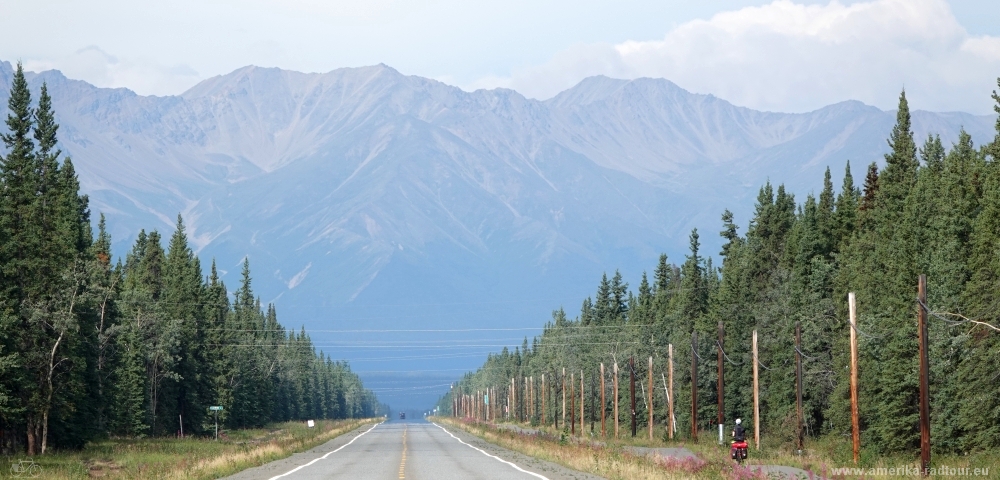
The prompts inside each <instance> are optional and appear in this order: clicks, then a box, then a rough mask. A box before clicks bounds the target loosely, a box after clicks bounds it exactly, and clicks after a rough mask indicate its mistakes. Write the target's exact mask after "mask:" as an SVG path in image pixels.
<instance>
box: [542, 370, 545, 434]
mask: <svg viewBox="0 0 1000 480" xmlns="http://www.w3.org/2000/svg"><path fill="white" fill-rule="evenodd" d="M542 425H545V374H544V373H543V374H542Z"/></svg>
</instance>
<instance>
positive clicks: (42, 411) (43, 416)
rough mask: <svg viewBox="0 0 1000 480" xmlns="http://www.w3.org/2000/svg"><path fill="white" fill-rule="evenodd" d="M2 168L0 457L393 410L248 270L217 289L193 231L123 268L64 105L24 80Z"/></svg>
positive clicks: (150, 247)
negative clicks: (62, 135) (75, 155)
mask: <svg viewBox="0 0 1000 480" xmlns="http://www.w3.org/2000/svg"><path fill="white" fill-rule="evenodd" d="M8 109H9V113H8V116H7V120H6V125H7V130H8V133H5V134H2V140H3V143H4V146H5V147H6V155H5V156H2V157H0V450H2V451H4V452H6V453H13V452H18V451H26V452H27V453H28V454H29V455H34V454H43V453H45V452H46V451H48V450H49V449H51V448H53V447H56V448H78V447H81V446H83V445H84V444H85V443H86V442H87V441H89V440H92V439H95V438H102V437H109V436H112V437H141V436H157V435H173V434H179V433H180V432H181V431H182V429H183V433H184V434H186V435H205V434H207V433H208V432H209V431H210V430H209V429H210V428H213V426H214V421H215V417H214V415H210V410H209V407H210V406H221V407H223V410H222V412H221V414H220V415H219V420H220V422H221V423H222V425H224V426H225V427H228V428H243V427H254V426H261V425H264V424H266V423H268V422H275V421H287V420H293V419H311V418H317V419H320V418H352V417H353V418H357V417H367V416H373V415H375V414H376V413H379V412H380V411H381V410H384V407H382V406H380V405H379V404H378V402H377V399H376V397H375V394H374V393H373V392H371V391H370V390H367V389H365V388H364V386H363V385H362V383H361V380H360V379H359V378H358V376H357V375H356V374H355V373H353V372H352V371H351V368H350V366H349V365H348V364H347V363H346V362H342V361H334V360H333V359H332V358H329V357H326V356H324V354H323V353H322V352H320V353H317V351H316V349H315V347H314V346H313V344H312V341H311V340H310V338H309V335H308V334H307V333H306V332H305V330H304V329H302V330H300V331H299V332H295V331H294V330H286V329H285V328H284V327H283V326H282V325H281V324H280V323H279V322H278V319H277V313H276V311H275V308H274V305H268V306H267V307H266V308H265V307H264V306H262V304H261V301H260V298H259V297H257V296H256V295H255V294H254V292H253V289H252V285H251V275H250V266H249V261H248V260H244V263H243V269H242V276H241V278H240V283H239V287H238V288H237V289H236V291H235V292H232V294H230V292H229V291H228V290H227V287H226V285H225V283H224V282H223V281H222V280H221V279H220V278H219V275H218V272H217V270H216V267H215V262H214V261H213V262H212V266H211V268H210V270H209V274H208V275H207V276H205V275H204V274H203V271H202V266H201V262H200V260H199V259H198V257H197V256H196V255H195V254H194V252H193V251H192V250H191V248H190V246H189V245H188V240H187V236H186V234H185V228H184V223H183V220H182V218H181V217H180V216H178V217H177V224H176V228H175V230H174V232H173V234H172V235H171V236H170V238H169V240H168V242H167V247H166V248H164V246H163V245H162V242H163V240H164V239H163V238H161V236H160V233H159V232H157V231H156V230H153V231H150V232H148V233H147V232H145V231H142V232H140V233H139V234H138V238H137V239H136V242H135V244H134V245H133V247H132V249H131V251H129V252H128V253H127V254H126V255H125V259H124V261H122V260H121V259H120V258H119V259H118V260H117V261H116V262H113V261H112V258H113V257H112V252H111V238H110V236H109V235H108V233H107V232H106V230H105V219H104V215H103V214H102V215H101V216H100V220H99V223H98V231H97V234H96V236H95V235H94V233H93V231H92V227H91V219H90V211H89V207H88V198H87V196H86V195H81V194H80V184H79V181H78V180H77V175H76V173H75V171H74V168H73V163H72V161H71V160H70V159H69V158H68V157H63V156H62V152H60V151H59V150H58V148H57V143H58V142H57V131H58V128H59V126H58V125H57V124H56V122H55V116H54V112H53V110H52V101H51V97H50V96H49V94H48V91H47V88H46V86H45V85H44V84H43V85H42V86H41V90H40V94H39V98H38V103H37V105H35V106H33V104H32V99H31V92H30V91H29V88H28V84H27V81H26V80H25V77H24V73H23V70H22V68H21V65H20V64H18V66H17V71H16V72H15V74H14V77H13V83H12V86H11V90H10V99H9V101H8Z"/></svg>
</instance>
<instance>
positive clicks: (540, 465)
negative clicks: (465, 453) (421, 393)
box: [432, 422, 603, 480]
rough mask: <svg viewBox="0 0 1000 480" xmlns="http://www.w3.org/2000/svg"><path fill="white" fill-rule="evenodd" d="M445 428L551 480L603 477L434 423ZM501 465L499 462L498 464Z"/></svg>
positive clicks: (591, 479)
mask: <svg viewBox="0 0 1000 480" xmlns="http://www.w3.org/2000/svg"><path fill="white" fill-rule="evenodd" d="M432 423H433V424H434V425H438V426H440V427H441V428H444V429H445V430H446V431H447V432H448V433H451V434H452V435H454V436H456V437H458V438H460V439H461V440H462V441H463V442H465V443H467V444H469V445H472V446H474V447H476V448H479V449H481V450H483V451H485V452H486V453H488V454H490V455H496V456H497V457H500V458H502V459H504V460H506V461H508V462H511V463H514V464H515V465H517V466H519V467H521V468H523V469H524V470H527V471H529V472H534V473H537V474H540V475H543V476H545V477H546V478H548V479H549V480H602V479H603V477H598V476H596V475H593V474H590V473H585V472H580V471H577V470H573V469H570V468H567V467H564V466H562V465H559V464H557V463H553V462H549V461H546V460H542V459H539V458H535V457H532V456H529V455H525V454H523V453H519V452H515V451H513V450H509V449H506V448H504V447H501V446H499V445H496V444H494V443H490V442H488V441H486V440H484V439H482V438H480V437H478V436H476V435H473V434H472V433H469V432H466V431H465V430H462V429H460V428H455V427H452V426H450V425H446V424H442V423H437V422H432ZM498 463H499V462H498Z"/></svg>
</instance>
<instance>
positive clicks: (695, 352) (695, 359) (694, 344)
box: [691, 332, 698, 442]
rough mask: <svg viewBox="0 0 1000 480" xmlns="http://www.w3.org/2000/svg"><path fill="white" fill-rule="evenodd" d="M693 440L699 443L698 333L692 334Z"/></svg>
mask: <svg viewBox="0 0 1000 480" xmlns="http://www.w3.org/2000/svg"><path fill="white" fill-rule="evenodd" d="M691 439H692V440H694V441H696V442H697V441H698V332H691Z"/></svg>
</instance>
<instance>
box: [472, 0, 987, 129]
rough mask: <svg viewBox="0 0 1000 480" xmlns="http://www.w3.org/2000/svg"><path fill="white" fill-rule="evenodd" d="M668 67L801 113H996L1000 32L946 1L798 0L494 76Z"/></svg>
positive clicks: (538, 91)
mask: <svg viewBox="0 0 1000 480" xmlns="http://www.w3.org/2000/svg"><path fill="white" fill-rule="evenodd" d="M596 74H604V75H608V76H612V77H618V78H637V77H662V78H667V79H669V80H672V81H674V82H675V83H677V84H679V85H680V86H682V87H684V88H686V89H688V90H691V91H694V92H699V93H712V94H714V95H716V96H719V97H722V98H725V99H727V100H729V101H732V102H733V103H736V104H738V105H744V106H748V107H752V108H757V109H763V110H776V111H790V112H801V111H808V110H812V109H816V108H819V107H822V106H824V105H828V104H831V103H835V102H838V101H843V100H849V99H854V100H861V101H863V102H865V103H868V104H872V105H876V106H878V107H880V108H884V109H892V108H895V105H896V100H897V98H898V95H899V91H900V90H901V89H902V88H904V87H905V88H906V90H907V97H908V98H909V99H910V100H911V105H913V106H914V107H916V108H923V109H929V110H937V111H953V110H961V111H969V112H975V113H989V112H990V110H991V106H992V101H991V100H990V96H989V94H990V91H991V89H992V88H995V87H996V78H997V76H998V75H1000V37H993V36H978V37H975V36H971V35H969V34H968V33H967V31H966V30H965V29H964V28H963V27H962V26H961V25H960V24H959V23H958V21H957V19H956V18H955V16H954V14H953V13H952V11H951V9H950V7H949V6H948V4H947V3H946V2H945V1H943V0H874V1H868V2H859V3H853V4H849V5H848V4H842V3H840V2H837V1H832V2H830V3H828V4H825V5H801V4H796V3H793V2H792V1H790V0H778V1H775V2H773V3H770V4H767V5H764V6H759V7H748V8H743V9H740V10H734V11H727V12H721V13H718V14H716V15H714V16H713V17H711V18H710V19H708V20H695V21H691V22H687V23H684V24H681V25H679V26H677V27H676V28H674V29H673V30H671V31H669V32H668V33H667V34H666V35H665V36H664V38H663V39H662V40H653V41H631V40H630V41H626V42H622V43H619V44H617V45H608V44H590V45H577V46H574V47H572V48H569V49H566V50H564V51H562V52H560V53H558V54H556V55H555V56H553V57H552V58H551V59H550V60H549V61H548V62H546V63H545V64H542V65H536V66H529V67H526V68H522V69H519V70H516V71H514V72H512V74H511V75H510V76H508V77H493V78H484V79H482V80H480V81H478V82H476V83H474V84H472V85H469V86H468V87H480V88H481V87H492V86H503V87H507V88H513V89H515V90H518V91H519V92H521V93H523V94H525V95H527V96H530V97H534V98H549V97H551V96H553V95H555V94H556V93H558V92H560V91H562V90H564V89H566V88H569V87H571V86H572V85H574V84H575V83H577V82H578V81H580V80H581V79H583V78H585V77H587V76H591V75H596Z"/></svg>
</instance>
